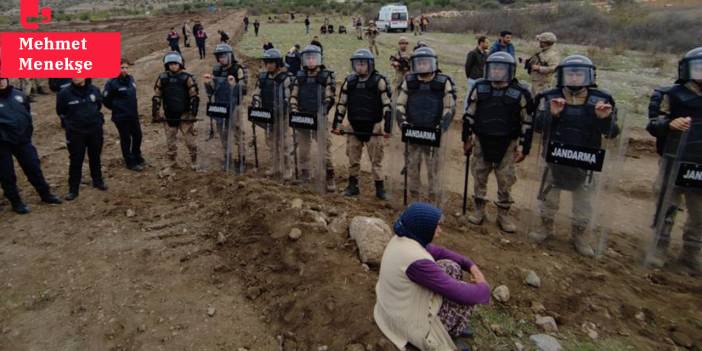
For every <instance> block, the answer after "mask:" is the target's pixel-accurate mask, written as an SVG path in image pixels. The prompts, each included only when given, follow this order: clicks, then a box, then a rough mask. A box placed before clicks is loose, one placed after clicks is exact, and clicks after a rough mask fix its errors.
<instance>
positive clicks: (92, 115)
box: [56, 81, 105, 194]
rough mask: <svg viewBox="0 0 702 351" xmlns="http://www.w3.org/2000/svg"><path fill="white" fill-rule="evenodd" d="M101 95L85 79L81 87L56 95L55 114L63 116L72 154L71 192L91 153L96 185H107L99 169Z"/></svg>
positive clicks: (74, 191) (75, 191) (76, 186)
mask: <svg viewBox="0 0 702 351" xmlns="http://www.w3.org/2000/svg"><path fill="white" fill-rule="evenodd" d="M101 107H102V95H101V94H100V90H99V89H98V88H96V87H95V86H93V85H92V84H90V82H89V81H86V83H85V85H84V86H82V87H80V86H77V85H75V84H71V85H70V86H68V87H67V88H64V89H63V90H61V91H60V92H59V94H58V95H57V97H56V113H57V114H58V115H59V117H61V126H63V128H64V129H65V130H66V142H67V144H68V152H69V154H70V166H69V169H68V187H69V192H70V193H74V194H77V193H78V189H79V186H80V180H81V176H82V169H83V160H84V159H85V153H86V151H87V152H88V158H89V160H90V163H89V164H90V175H91V177H92V180H93V186H95V187H98V188H101V187H104V182H103V179H102V171H101V169H100V167H101V162H100V155H101V153H102V143H103V131H102V125H103V124H104V123H105V122H104V116H103V114H102V112H100V108H101Z"/></svg>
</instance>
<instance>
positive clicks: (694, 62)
mask: <svg viewBox="0 0 702 351" xmlns="http://www.w3.org/2000/svg"><path fill="white" fill-rule="evenodd" d="M678 80H679V81H681V82H687V81H690V80H695V81H702V46H701V47H698V48H695V49H692V50H690V51H688V52H687V54H685V56H683V58H682V59H681V60H680V62H678Z"/></svg>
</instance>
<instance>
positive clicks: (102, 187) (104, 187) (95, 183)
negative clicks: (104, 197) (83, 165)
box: [93, 179, 107, 191]
mask: <svg viewBox="0 0 702 351" xmlns="http://www.w3.org/2000/svg"><path fill="white" fill-rule="evenodd" d="M93 188H95V189H98V190H101V191H107V185H105V182H104V181H103V180H102V179H97V180H93Z"/></svg>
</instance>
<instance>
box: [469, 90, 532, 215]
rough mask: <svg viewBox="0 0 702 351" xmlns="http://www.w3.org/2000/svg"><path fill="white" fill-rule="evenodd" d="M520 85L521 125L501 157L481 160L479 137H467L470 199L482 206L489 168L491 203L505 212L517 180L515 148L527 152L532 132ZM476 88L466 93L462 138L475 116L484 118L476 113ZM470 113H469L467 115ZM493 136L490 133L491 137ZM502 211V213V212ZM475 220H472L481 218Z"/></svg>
mask: <svg viewBox="0 0 702 351" xmlns="http://www.w3.org/2000/svg"><path fill="white" fill-rule="evenodd" d="M478 82H479V83H478V84H485V83H484V82H485V81H483V83H480V81H478ZM490 84H491V85H492V88H493V89H499V88H502V89H507V88H508V87H510V88H511V87H512V86H513V85H514V84H513V85H507V84H504V83H503V84H501V85H499V84H497V83H490ZM519 87H520V88H521V89H523V91H524V92H526V94H525V93H522V95H521V96H520V100H519V106H520V109H519V110H520V112H519V117H520V120H519V124H520V125H521V128H520V133H519V137H518V140H512V141H511V142H510V143H509V146H507V150H506V152H505V154H504V156H502V160H501V161H500V162H499V163H495V162H489V161H486V160H485V157H484V150H483V146H482V144H481V142H480V140H481V137H480V136H477V137H475V138H471V140H472V142H473V144H474V146H473V153H472V156H473V157H472V162H471V168H472V174H473V179H474V185H473V189H474V195H473V197H474V199H475V202H476V205H479V206H482V205H483V204H484V203H485V202H487V200H488V199H487V197H486V195H487V184H488V176H489V175H490V173H491V172H493V171H494V172H495V178H496V179H497V201H496V202H495V205H497V207H498V209H499V210H501V212H507V211H509V209H510V207H511V205H512V203H513V202H514V201H513V200H512V196H511V194H510V192H511V188H512V186H513V185H514V184H515V182H516V181H517V178H516V173H515V167H514V165H515V162H514V156H515V154H516V152H517V151H519V152H521V153H523V154H528V153H529V149H530V146H531V136H532V117H531V114H530V113H529V110H530V106H531V105H530V104H531V101H530V100H531V97H530V96H529V95H528V92H527V90H526V88H525V87H522V86H519ZM477 101H478V90H477V89H473V90H472V93H471V95H470V97H469V103H468V109H467V110H466V115H465V116H466V118H465V120H464V123H465V124H466V125H464V134H463V138H464V140H466V139H467V137H468V136H470V135H472V133H473V127H474V126H475V124H476V120H478V119H480V118H485V117H486V116H481V115H480V114H479V113H478V103H477ZM471 116H473V117H471ZM478 133H479V132H478ZM484 138H491V137H490V136H485V137H484ZM492 138H493V139H494V137H492ZM505 215H506V213H505ZM481 221H482V220H480V221H477V220H476V222H481Z"/></svg>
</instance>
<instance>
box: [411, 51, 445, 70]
mask: <svg viewBox="0 0 702 351" xmlns="http://www.w3.org/2000/svg"><path fill="white" fill-rule="evenodd" d="M410 61H411V63H412V73H419V74H426V73H434V72H436V71H438V70H439V62H438V61H439V60H438V57H437V56H436V53H435V52H434V49H432V48H430V47H427V46H423V47H420V48H418V49H417V50H414V52H413V53H412V57H410Z"/></svg>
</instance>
